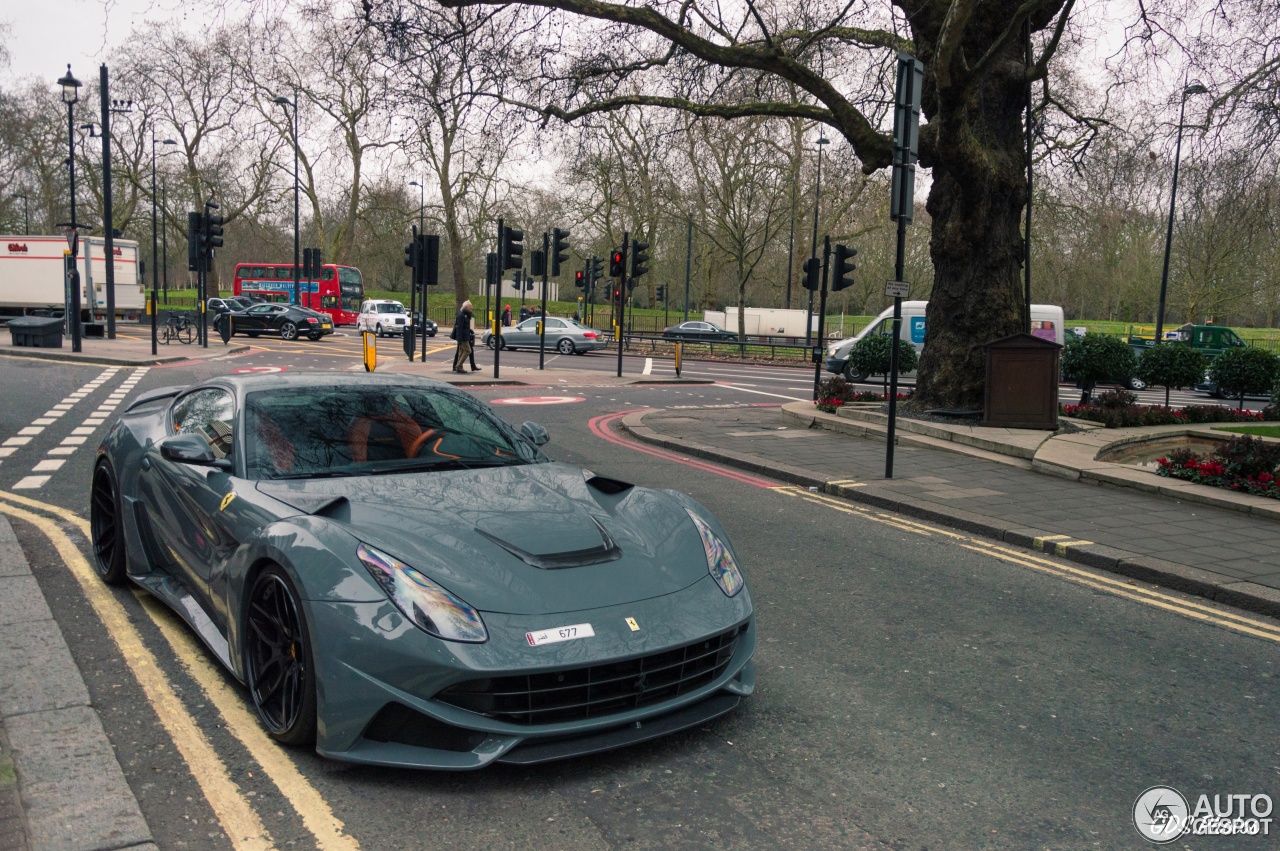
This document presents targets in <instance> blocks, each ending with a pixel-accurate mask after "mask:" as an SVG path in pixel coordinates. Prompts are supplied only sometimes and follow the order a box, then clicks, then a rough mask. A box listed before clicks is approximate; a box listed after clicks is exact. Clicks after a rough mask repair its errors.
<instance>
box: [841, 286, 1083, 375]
mask: <svg viewBox="0 0 1280 851" xmlns="http://www.w3.org/2000/svg"><path fill="white" fill-rule="evenodd" d="M928 306H929V302H927V301H904V302H903V303H902V328H901V330H900V332H899V338H900V339H902V340H906V341H907V342H909V343H911V345H913V346H915V347H916V351H917V352H921V351H923V350H924V312H925V308H926V307H928ZM1062 329H1063V317H1062V308H1061V307H1058V306H1057V305H1055V304H1033V305H1031V333H1032V334H1034V335H1035V336H1037V337H1043V338H1044V339H1046V340H1052V341H1053V342H1055V343H1057V344H1058V345H1062ZM891 333H893V308H892V307H887V308H885V309H884V310H883V311H881V312H880V315H879V316H877V317H876V318H875V319H874V320H872V322H871V324H870V325H868V326H867V327H866V328H863V329H862V330H861V331H859V332H858V333H857V334H856V335H855V336H853V337H848V338H846V339H844V340H838V341H836V342H834V343H832V344H831V345H829V346H827V358H826V360H825V361H824V362H823V368H824V369H826V371H827V372H834V373H835V374H837V375H844V377H845V378H847V379H849V380H850V381H865V380H866V378H867V376H865V375H850V374H849V369H848V365H849V353H850V352H852V351H853V347H854V345H855V344H856V343H857V342H858V341H859V340H861V339H862V338H863V337H866V336H867V335H869V334H883V335H886V336H887V335H889V334H891ZM906 374H908V375H909V374H910V373H906Z"/></svg>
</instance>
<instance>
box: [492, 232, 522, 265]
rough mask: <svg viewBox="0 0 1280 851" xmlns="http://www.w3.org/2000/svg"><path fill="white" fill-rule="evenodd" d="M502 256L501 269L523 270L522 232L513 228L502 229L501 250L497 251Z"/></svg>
mask: <svg viewBox="0 0 1280 851" xmlns="http://www.w3.org/2000/svg"><path fill="white" fill-rule="evenodd" d="M498 253H499V254H500V255H502V268H503V270H504V271H505V270H507V269H523V268H524V231H522V230H516V229H515V228H509V227H505V226H504V227H503V228H502V248H501V249H500V250H499V251H498Z"/></svg>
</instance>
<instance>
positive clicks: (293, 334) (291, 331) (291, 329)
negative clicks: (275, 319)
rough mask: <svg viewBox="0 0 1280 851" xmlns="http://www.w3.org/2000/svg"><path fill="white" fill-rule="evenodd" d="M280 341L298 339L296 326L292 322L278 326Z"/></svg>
mask: <svg viewBox="0 0 1280 851" xmlns="http://www.w3.org/2000/svg"><path fill="white" fill-rule="evenodd" d="M280 339H282V340H296V339H298V326H297V325H295V324H293V323H292V322H286V323H284V324H283V325H281V326H280Z"/></svg>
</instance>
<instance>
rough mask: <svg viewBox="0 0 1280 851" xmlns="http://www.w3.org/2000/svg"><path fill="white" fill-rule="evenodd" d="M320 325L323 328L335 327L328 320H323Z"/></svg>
mask: <svg viewBox="0 0 1280 851" xmlns="http://www.w3.org/2000/svg"><path fill="white" fill-rule="evenodd" d="M320 327H321V328H332V327H333V325H331V324H330V323H328V322H321V323H320Z"/></svg>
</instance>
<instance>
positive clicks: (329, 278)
mask: <svg viewBox="0 0 1280 851" xmlns="http://www.w3.org/2000/svg"><path fill="white" fill-rule="evenodd" d="M321 280H325V281H332V280H333V270H332V269H325V270H324V274H323V275H322V276H321Z"/></svg>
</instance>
